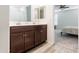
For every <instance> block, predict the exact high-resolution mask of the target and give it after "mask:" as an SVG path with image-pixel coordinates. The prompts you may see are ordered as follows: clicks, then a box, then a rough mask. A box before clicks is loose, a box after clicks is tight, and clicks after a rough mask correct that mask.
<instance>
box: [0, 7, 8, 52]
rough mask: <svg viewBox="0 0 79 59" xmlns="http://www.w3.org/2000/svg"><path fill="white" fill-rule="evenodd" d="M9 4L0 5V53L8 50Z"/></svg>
mask: <svg viewBox="0 0 79 59" xmlns="http://www.w3.org/2000/svg"><path fill="white" fill-rule="evenodd" d="M8 22H9V6H8V5H4V6H2V5H0V53H2V52H3V53H7V52H9V34H8V33H9V27H8V24H9V23H8Z"/></svg>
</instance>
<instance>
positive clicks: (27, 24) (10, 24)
mask: <svg viewBox="0 0 79 59" xmlns="http://www.w3.org/2000/svg"><path fill="white" fill-rule="evenodd" d="M45 24H46V23H40V24H39V23H33V22H28V23H25V22H20V23H19V22H15V23H14V22H10V23H9V26H10V27H11V26H29V25H45Z"/></svg>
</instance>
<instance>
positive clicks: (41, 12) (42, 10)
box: [39, 7, 44, 19]
mask: <svg viewBox="0 0 79 59" xmlns="http://www.w3.org/2000/svg"><path fill="white" fill-rule="evenodd" d="M39 13H40V19H43V18H44V7H40V11H39Z"/></svg>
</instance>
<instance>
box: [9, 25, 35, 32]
mask: <svg viewBox="0 0 79 59" xmlns="http://www.w3.org/2000/svg"><path fill="white" fill-rule="evenodd" d="M30 30H34V27H32V26H14V27H10V32H19V31H30Z"/></svg>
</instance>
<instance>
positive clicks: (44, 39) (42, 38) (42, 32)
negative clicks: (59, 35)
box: [40, 29, 47, 42]
mask: <svg viewBox="0 0 79 59" xmlns="http://www.w3.org/2000/svg"><path fill="white" fill-rule="evenodd" d="M40 32H41V42H44V41H46V40H47V29H41V31H40Z"/></svg>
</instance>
